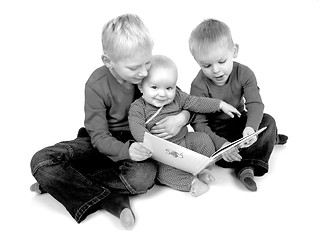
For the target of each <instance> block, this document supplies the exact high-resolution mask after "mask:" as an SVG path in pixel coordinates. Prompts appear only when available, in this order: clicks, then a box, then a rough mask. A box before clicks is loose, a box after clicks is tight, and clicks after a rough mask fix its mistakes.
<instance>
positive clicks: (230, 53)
mask: <svg viewBox="0 0 332 240" xmlns="http://www.w3.org/2000/svg"><path fill="white" fill-rule="evenodd" d="M189 48H190V51H191V53H192V55H193V57H194V58H195V60H196V61H197V63H198V65H199V66H200V68H201V70H200V71H199V73H198V74H197V76H196V78H195V79H194V80H193V82H192V84H191V90H190V94H192V95H196V96H203V97H211V98H217V99H221V100H223V101H225V102H227V103H229V104H231V105H232V106H234V107H235V108H236V109H238V111H239V112H240V113H241V117H240V118H237V117H235V118H230V117H229V116H227V115H226V114H225V113H223V112H217V113H211V114H197V115H196V116H195V119H194V120H193V122H192V127H193V128H194V130H195V131H201V132H205V133H207V134H208V135H209V136H210V137H211V139H212V140H213V142H214V144H215V147H216V149H218V148H220V147H222V146H223V145H227V144H229V142H232V141H234V140H236V139H238V138H241V137H243V136H246V135H249V134H251V133H253V132H255V131H257V129H259V128H261V127H264V126H267V129H266V130H265V131H264V132H263V133H262V134H261V135H260V136H259V138H258V139H257V137H256V138H254V139H253V140H252V141H250V142H248V143H247V144H246V145H244V146H242V149H240V150H236V149H233V150H232V151H228V152H227V153H226V154H225V155H224V156H223V160H221V161H219V162H217V165H219V166H223V167H232V168H234V169H235V172H236V175H237V177H238V178H239V180H240V181H241V182H242V183H243V184H244V186H245V187H247V188H248V189H249V190H250V191H256V190H257V186H256V183H255V181H254V176H262V175H264V174H265V173H267V172H268V166H269V165H268V161H269V158H270V155H271V153H272V150H273V147H274V145H275V144H276V143H277V144H285V143H286V141H287V136H285V135H278V134H277V128H276V123H275V120H274V119H273V117H272V116H270V115H268V114H265V113H263V110H264V105H263V102H262V99H261V96H260V94H259V87H258V86H257V82H256V78H255V75H254V73H253V72H252V71H251V70H250V69H249V68H248V67H246V66H244V65H242V64H240V63H238V62H233V58H236V57H237V54H238V49H239V46H238V45H237V44H234V43H233V40H232V36H231V31H230V29H229V27H228V26H227V25H226V24H225V23H223V22H220V21H218V20H215V19H208V20H205V21H203V22H202V23H200V24H199V25H198V26H197V27H196V28H195V29H194V30H193V31H192V33H191V35H190V39H189Z"/></svg>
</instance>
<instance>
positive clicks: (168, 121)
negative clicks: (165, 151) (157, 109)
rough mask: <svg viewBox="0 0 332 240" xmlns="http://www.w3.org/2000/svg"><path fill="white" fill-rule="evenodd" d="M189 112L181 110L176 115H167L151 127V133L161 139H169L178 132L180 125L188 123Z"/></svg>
mask: <svg viewBox="0 0 332 240" xmlns="http://www.w3.org/2000/svg"><path fill="white" fill-rule="evenodd" d="M190 117H191V116H190V112H189V111H187V110H183V111H182V112H181V113H179V114H178V115H174V116H168V117H166V118H164V119H162V120H160V121H159V122H157V123H156V125H155V126H153V127H152V129H151V133H152V134H154V135H156V136H157V137H160V138H163V139H169V138H171V137H173V136H175V135H176V134H178V133H179V132H180V130H181V128H182V127H184V126H185V125H187V124H188V121H189V120H190Z"/></svg>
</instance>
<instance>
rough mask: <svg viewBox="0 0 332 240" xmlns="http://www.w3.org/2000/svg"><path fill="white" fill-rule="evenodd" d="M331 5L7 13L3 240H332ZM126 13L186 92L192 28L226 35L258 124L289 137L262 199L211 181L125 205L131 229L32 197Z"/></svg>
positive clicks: (67, 7)
mask: <svg viewBox="0 0 332 240" xmlns="http://www.w3.org/2000/svg"><path fill="white" fill-rule="evenodd" d="M328 2H329V1H328V0H326V1H323V0H301V1H295V0H294V1H292V0H287V1H280V0H279V1H257V0H252V1H245V0H243V1H239V0H238V1H236V0H235V1H234V0H232V1H223V0H217V1H213V0H211V1H210V0H204V1H202V0H201V1H194V0H193V1H180V0H177V1H173V0H168V1H157V0H155V1H144V0H139V1H136V0H132V1H126V0H121V1H110V0H108V1H98V0H94V1H82V0H81V1H69V0H66V1H59V0H58V1H32V0H30V1H23V0H22V1H15V0H12V1H1V3H0V31H1V38H0V39H1V40H0V41H1V42H0V43H1V44H0V61H1V62H0V63H1V65H0V69H1V70H0V74H1V78H0V79H1V85H0V89H1V94H0V98H1V99H0V104H1V110H2V111H1V119H0V121H1V122H0V126H1V161H2V164H1V166H2V167H1V175H0V178H1V179H0V180H1V181H0V183H1V190H2V193H1V196H2V197H1V207H0V213H1V219H2V227H1V230H0V236H1V235H3V236H1V239H22V238H23V237H27V238H29V239H35V240H37V239H60V238H61V239H170V238H176V239H180V238H186V239H202V238H204V239H245V238H246V239H303V238H306V239H320V240H321V239H331V238H332V234H331V230H330V229H329V228H330V226H331V214H332V207H331V201H332V197H331V195H332V194H331V183H332V181H331V173H332V165H331V156H330V151H329V150H330V149H329V148H330V145H331V144H330V136H331V127H330V122H331V119H330V117H331V113H330V106H329V105H330V104H329V101H330V99H331V90H330V87H331V84H330V82H331V80H332V79H331V66H330V65H331V53H332V51H331V43H332V38H331V22H332V18H331V12H332V8H331V4H329V3H328ZM123 13H136V14H138V15H139V16H140V17H141V18H142V20H143V21H144V22H145V24H146V25H147V26H148V28H149V29H150V32H151V35H152V37H153V38H154V41H155V48H154V53H155V54H164V55H167V56H169V57H171V58H172V59H173V60H174V61H175V62H176V63H177V65H178V69H179V80H178V85H179V86H180V87H181V88H182V89H183V90H184V91H187V92H189V88H190V83H191V81H192V79H193V78H194V77H195V76H196V74H197V72H198V70H199V68H198V66H197V64H196V62H195V61H194V60H193V58H192V56H191V55H190V52H189V49H188V38H189V34H190V32H191V30H192V29H193V28H194V27H195V26H196V25H197V24H199V23H200V22H201V21H202V20H204V19H206V18H217V19H219V20H222V21H224V22H226V23H227V24H228V25H229V26H230V28H231V29H232V32H233V38H234V40H235V41H236V42H237V43H239V45H240V51H239V56H238V58H237V59H236V60H237V61H239V62H241V63H243V64H245V65H247V66H249V67H250V68H251V69H252V70H253V71H254V72H255V74H256V77H257V80H258V83H259V86H260V88H261V94H262V97H263V101H264V103H265V106H266V108H265V112H267V113H269V114H271V115H272V116H274V118H275V119H276V121H277V124H278V128H279V131H280V133H284V134H287V135H288V136H289V142H288V143H287V145H285V146H276V147H275V151H274V152H273V155H272V157H271V159H270V172H269V173H268V174H266V175H265V176H264V177H261V178H257V184H258V191H257V192H255V193H252V192H249V191H247V190H246V189H245V188H244V187H243V186H242V185H241V184H239V182H238V180H236V179H235V178H234V176H233V175H232V171H230V170H229V169H220V168H218V169H214V170H213V171H214V173H215V176H216V178H217V181H216V182H215V183H214V184H212V185H211V187H210V191H209V192H208V193H207V194H205V195H202V196H200V197H198V198H193V197H191V196H189V194H188V193H183V192H177V191H175V190H172V189H169V188H166V187H155V188H153V189H152V190H151V191H149V192H148V193H147V194H145V195H141V196H136V197H133V198H132V207H133V210H134V212H135V214H136V225H135V227H134V228H133V229H132V230H131V231H125V230H123V229H122V227H121V226H120V224H119V221H118V219H116V218H114V217H113V216H111V215H109V214H107V213H106V212H104V211H99V212H97V213H95V214H93V215H90V216H89V217H88V218H87V219H86V220H85V221H84V222H82V223H81V224H77V223H76V222H75V221H74V220H73V219H72V218H71V216H70V215H69V214H68V213H67V211H66V210H65V209H64V207H63V206H62V205H60V204H59V203H58V202H57V201H55V200H54V199H53V198H52V197H51V196H50V195H48V194H44V195H36V194H34V193H31V192H30V191H29V186H30V185H31V184H32V183H33V182H34V181H35V180H34V178H33V177H32V175H31V173H30V166H29V165H30V159H31V157H32V155H33V154H34V153H35V152H36V151H38V150H39V149H41V148H43V147H46V146H49V145H53V144H55V143H56V142H59V141H62V140H71V139H74V138H75V137H76V133H77V130H78V129H79V128H80V127H81V126H83V119H84V112H83V103H84V84H85V82H86V81H87V79H88V77H89V76H90V74H91V73H92V71H93V70H95V69H96V68H97V67H99V66H101V64H102V61H101V59H100V56H101V53H102V51H101V37H100V36H101V29H102V27H103V25H104V24H105V23H106V22H107V21H108V20H110V19H112V18H114V17H116V16H118V15H120V14H123ZM4 236H5V237H4Z"/></svg>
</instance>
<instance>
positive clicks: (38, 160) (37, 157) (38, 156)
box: [30, 150, 45, 175]
mask: <svg viewBox="0 0 332 240" xmlns="http://www.w3.org/2000/svg"><path fill="white" fill-rule="evenodd" d="M43 155H44V151H43V150H40V151H38V152H36V153H35V154H34V155H33V156H32V158H31V161H30V168H31V173H32V175H34V173H35V172H36V171H37V169H38V168H39V167H40V166H41V165H43V162H44V159H45V158H44V157H43Z"/></svg>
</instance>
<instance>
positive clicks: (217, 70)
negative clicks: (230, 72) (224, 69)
mask: <svg viewBox="0 0 332 240" xmlns="http://www.w3.org/2000/svg"><path fill="white" fill-rule="evenodd" d="M212 72H213V73H218V72H220V69H219V68H218V66H212Z"/></svg>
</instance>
